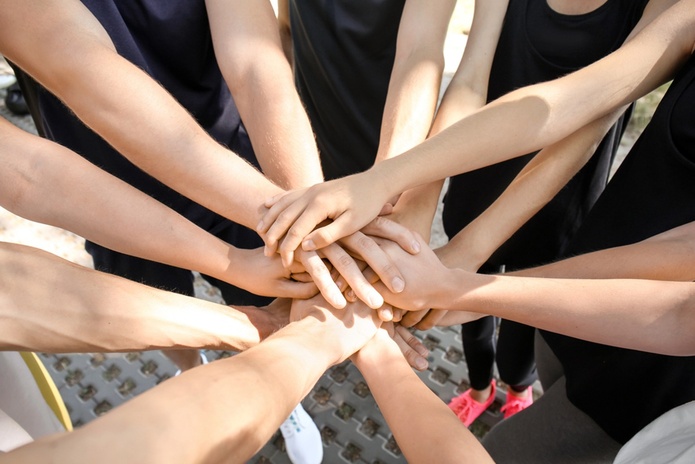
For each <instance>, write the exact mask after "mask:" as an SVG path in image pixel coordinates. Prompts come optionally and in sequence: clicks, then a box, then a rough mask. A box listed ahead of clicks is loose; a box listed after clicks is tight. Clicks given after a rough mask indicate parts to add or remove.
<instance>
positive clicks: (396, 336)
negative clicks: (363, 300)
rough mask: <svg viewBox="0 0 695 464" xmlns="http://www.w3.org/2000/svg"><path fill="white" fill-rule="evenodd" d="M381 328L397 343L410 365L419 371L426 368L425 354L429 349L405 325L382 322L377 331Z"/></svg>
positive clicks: (427, 363)
mask: <svg viewBox="0 0 695 464" xmlns="http://www.w3.org/2000/svg"><path fill="white" fill-rule="evenodd" d="M382 330H383V331H386V332H387V333H388V334H389V336H390V337H391V338H392V339H393V341H394V342H396V345H398V348H400V350H401V353H403V356H404V357H405V359H406V360H407V361H408V364H410V366H411V367H413V368H414V369H417V370H419V371H424V370H426V369H427V366H428V365H429V362H428V361H427V356H429V354H430V351H429V350H428V349H427V347H426V346H425V345H424V344H423V343H422V342H421V341H420V340H418V338H417V337H416V336H415V335H413V334H412V333H411V332H410V331H409V330H408V329H406V328H405V327H403V326H401V325H399V324H394V323H392V322H389V323H386V324H382V326H381V329H379V331H382Z"/></svg>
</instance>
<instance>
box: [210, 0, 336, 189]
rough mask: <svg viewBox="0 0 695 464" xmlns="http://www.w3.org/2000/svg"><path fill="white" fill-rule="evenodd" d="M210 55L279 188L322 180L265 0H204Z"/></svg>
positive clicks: (274, 21) (274, 20) (306, 121)
mask: <svg viewBox="0 0 695 464" xmlns="http://www.w3.org/2000/svg"><path fill="white" fill-rule="evenodd" d="M206 5H207V10H208V16H209V18H210V29H211V31H212V37H213V43H214V45H215V56H216V57H217V61H218V63H219V65H220V69H221V70H222V74H223V75H224V78H225V80H226V82H227V86H228V87H229V89H230V90H231V92H232V96H233V97H234V103H235V104H236V105H237V108H238V109H239V113H240V115H241V118H242V120H243V121H244V126H245V127H246V129H247V130H248V132H249V136H250V137H251V141H252V143H253V147H254V151H255V152H256V155H257V157H258V161H259V162H260V165H261V168H262V170H263V172H264V174H265V175H266V176H268V178H269V179H271V180H273V181H274V182H275V183H276V184H278V185H279V186H281V187H283V188H285V189H292V188H300V187H308V186H310V185H313V184H316V183H319V182H322V181H323V173H322V172H321V164H320V162H319V155H318V149H317V148H316V142H315V140H314V133H313V131H312V129H311V124H310V123H309V118H308V116H307V114H306V112H305V111H304V107H303V106H302V103H301V101H300V99H299V95H298V94H297V91H296V89H295V86H294V78H293V75H292V69H291V68H290V65H289V63H288V61H287V58H286V57H285V55H284V53H283V50H282V44H281V42H280V35H279V33H278V22H277V18H276V17H275V13H274V12H273V8H272V6H271V4H270V2H269V1H267V0H261V1H259V0H237V1H234V2H230V1H228V0H206Z"/></svg>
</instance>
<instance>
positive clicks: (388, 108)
mask: <svg viewBox="0 0 695 464" xmlns="http://www.w3.org/2000/svg"><path fill="white" fill-rule="evenodd" d="M440 55H441V52H440ZM427 58H428V56H426V55H425V53H424V52H423V51H420V52H419V53H415V54H414V55H411V56H408V57H407V58H404V59H402V61H396V65H395V66H394V69H393V73H392V76H391V81H390V83H389V91H388V96H387V98H386V104H385V106H384V117H383V119H382V123H381V133H380V135H379V149H378V151H377V156H376V161H377V162H379V161H382V160H385V159H388V158H392V157H394V156H397V155H400V154H401V153H403V152H405V151H406V150H409V149H410V148H412V147H414V146H415V145H417V144H419V143H420V142H422V141H423V140H425V138H426V137H427V134H428V132H429V130H430V125H431V124H432V119H433V117H434V110H435V108H436V106H437V98H438V96H439V87H440V84H441V78H442V77H441V76H442V72H443V70H444V58H443V56H439V57H438V59H437V60H428V59H427Z"/></svg>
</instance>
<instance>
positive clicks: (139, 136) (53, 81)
mask: <svg viewBox="0 0 695 464" xmlns="http://www.w3.org/2000/svg"><path fill="white" fill-rule="evenodd" d="M0 9H2V11H3V14H2V15H0V51H1V52H2V53H3V55H5V56H6V57H8V58H9V59H11V60H12V61H13V62H14V63H16V64H17V65H18V66H19V67H21V68H22V69H24V70H25V71H27V72H28V73H29V74H31V75H32V76H33V77H34V78H35V79H36V80H37V81H38V82H40V83H41V84H42V85H44V86H45V87H46V88H47V89H49V90H50V91H51V92H52V93H54V94H55V95H56V96H58V98H60V99H61V100H62V101H64V102H65V103H66V105H67V106H68V107H70V109H72V110H73V111H74V112H75V114H76V115H77V116H78V117H79V118H80V119H81V120H82V121H84V122H85V124H87V125H88V126H90V127H91V128H92V129H93V130H94V131H95V132H97V133H98V134H99V135H101V136H102V137H103V138H104V139H106V140H107V141H108V142H109V143H110V144H111V145H112V146H113V147H115V148H116V149H117V150H118V151H119V152H120V153H121V154H122V155H124V156H125V157H126V158H128V159H129V160H130V161H132V162H133V163H134V164H136V165H137V166H138V167H140V168H141V169H143V170H144V171H146V172H148V173H149V174H151V175H153V176H154V177H156V178H157V179H159V180H160V181H162V182H163V183H165V184H167V185H169V186H171V187H172V188H174V189H175V190H177V191H178V192H180V193H182V194H183V195H186V196H187V197H189V198H191V199H193V200H195V201H197V202H198V203H200V204H202V205H205V206H207V207H209V208H210V209H212V210H214V211H216V212H218V213H220V214H221V215H223V216H225V217H228V218H230V219H232V220H234V221H235V222H239V223H241V224H244V225H246V226H249V227H255V225H256V224H257V222H258V218H259V217H260V216H259V211H258V207H259V206H260V205H261V203H262V201H263V199H264V198H267V197H268V196H272V195H275V194H277V193H279V192H281V191H282V190H281V189H280V188H279V187H277V186H275V185H273V184H272V183H271V182H270V181H268V180H267V179H266V178H265V177H264V176H263V175H262V174H261V173H260V172H258V171H257V170H256V169H255V168H254V167H252V166H251V165H250V164H248V163H247V162H246V161H245V160H243V159H242V158H240V157H239V156H237V155H236V154H234V153H232V152H230V151H229V150H227V149H226V148H224V147H222V146H221V145H219V144H218V143H217V142H215V141H214V140H213V139H212V138H211V137H209V136H208V135H207V134H206V133H205V131H204V130H203V129H202V128H201V127H200V126H199V125H198V124H197V123H196V122H195V121H194V119H193V118H192V117H191V115H190V114H188V113H187V112H186V111H185V110H184V109H183V108H182V107H181V106H180V105H179V104H178V103H177V102H176V101H175V100H174V99H173V98H172V97H171V96H170V95H169V94H168V93H167V92H166V91H165V90H164V89H163V88H162V87H161V86H160V85H159V84H157V83H156V82H155V81H154V80H153V79H152V78H150V77H149V76H147V75H146V74H145V73H144V72H142V71H141V70H140V69H138V68H137V67H135V66H134V65H132V64H131V63H129V62H128V61H126V60H125V59H124V58H122V57H120V56H119V55H118V54H117V53H116V51H115V50H114V47H113V44H112V43H111V40H110V38H109V37H108V34H107V33H106V31H105V30H104V29H103V28H102V26H101V25H100V24H99V22H98V21H97V20H96V18H94V16H92V15H91V13H90V12H89V11H88V10H87V9H86V8H85V7H84V6H83V5H82V4H81V3H80V2H79V1H76V0H66V1H63V0H61V1H54V0H51V1H38V0H27V1H22V2H17V1H13V0H2V1H0ZM46 44H51V46H50V47H49V46H47V45H46ZM232 180H233V181H232Z"/></svg>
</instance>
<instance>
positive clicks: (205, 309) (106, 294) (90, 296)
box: [0, 243, 288, 353]
mask: <svg viewBox="0 0 695 464" xmlns="http://www.w3.org/2000/svg"><path fill="white" fill-rule="evenodd" d="M0 269H2V270H1V272H0V349H2V350H20V351H22V350H32V351H44V352H68V353H69V352H93V351H133V350H153V349H163V348H167V349H183V348H209V349H233V350H243V349H246V348H248V347H250V346H254V345H256V344H257V343H258V342H260V340H262V339H263V338H264V337H266V336H268V335H270V334H271V333H273V332H274V331H276V330H277V329H278V328H280V327H281V326H282V325H284V324H286V323H287V316H288V315H287V313H286V312H284V314H283V311H279V312H266V311H263V310H261V309H257V308H251V307H244V308H240V309H241V310H238V309H234V308H230V307H227V306H224V305H220V304H216V303H212V302H208V301H205V300H200V299H196V298H192V297H188V296H183V295H180V294H177V293H172V292H168V291H164V290H158V289H155V288H152V287H148V286H145V285H142V284H139V283H136V282H132V281H130V280H127V279H123V278H121V277H117V276H113V275H110V274H106V273H102V272H98V271H94V270H92V269H89V268H85V267H82V266H78V265H76V264H73V263H70V262H68V261H65V260H63V259H62V258H58V257H57V256H54V255H52V254H50V253H47V252H44V251H41V250H38V249H35V248H31V247H26V246H23V245H15V244H8V243H3V244H0ZM254 324H255V325H254Z"/></svg>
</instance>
